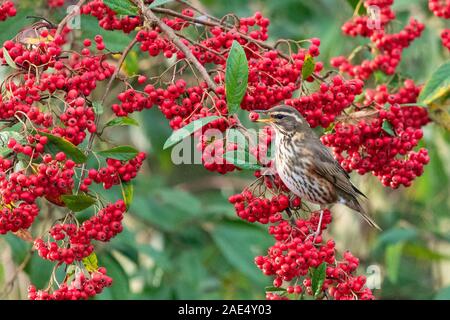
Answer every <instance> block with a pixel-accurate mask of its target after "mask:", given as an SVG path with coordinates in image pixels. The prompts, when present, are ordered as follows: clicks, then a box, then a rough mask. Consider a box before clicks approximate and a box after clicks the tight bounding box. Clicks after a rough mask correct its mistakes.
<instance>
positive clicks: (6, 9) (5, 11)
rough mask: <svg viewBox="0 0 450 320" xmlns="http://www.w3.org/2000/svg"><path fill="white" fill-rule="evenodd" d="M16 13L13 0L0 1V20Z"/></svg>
mask: <svg viewBox="0 0 450 320" xmlns="http://www.w3.org/2000/svg"><path fill="white" fill-rule="evenodd" d="M16 14H17V10H16V7H15V6H14V2H12V1H9V0H6V1H2V2H1V3H0V21H4V20H6V19H8V18H9V17H14V16H15V15H16Z"/></svg>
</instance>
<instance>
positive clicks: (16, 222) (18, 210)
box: [0, 202, 39, 234]
mask: <svg viewBox="0 0 450 320" xmlns="http://www.w3.org/2000/svg"><path fill="white" fill-rule="evenodd" d="M38 214H39V207H38V206H37V205H36V204H34V203H33V204H27V203H24V202H22V203H21V204H19V205H17V206H15V205H14V204H9V205H6V206H3V208H2V209H1V211H0V234H6V233H7V232H9V231H11V232H17V231H19V230H20V229H28V228H29V227H30V226H31V224H32V223H33V222H34V219H35V218H36V216H37V215H38Z"/></svg>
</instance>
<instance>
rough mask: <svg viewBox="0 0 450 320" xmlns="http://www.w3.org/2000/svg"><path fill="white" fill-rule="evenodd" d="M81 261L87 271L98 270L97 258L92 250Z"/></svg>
mask: <svg viewBox="0 0 450 320" xmlns="http://www.w3.org/2000/svg"><path fill="white" fill-rule="evenodd" d="M82 262H83V265H84V267H85V268H86V270H87V271H88V272H96V271H98V259H97V255H96V254H95V252H92V253H91V254H90V255H88V256H87V257H86V258H83V260H82Z"/></svg>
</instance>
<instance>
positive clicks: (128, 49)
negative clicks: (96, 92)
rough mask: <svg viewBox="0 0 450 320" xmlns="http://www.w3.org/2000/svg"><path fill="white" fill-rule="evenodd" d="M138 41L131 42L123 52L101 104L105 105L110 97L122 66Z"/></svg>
mask: <svg viewBox="0 0 450 320" xmlns="http://www.w3.org/2000/svg"><path fill="white" fill-rule="evenodd" d="M136 42H137V40H136V38H134V39H133V40H131V42H130V43H129V44H128V46H127V47H126V48H125V49H124V50H123V52H122V55H121V56H120V59H119V62H118V63H117V68H116V70H114V73H113V75H112V76H111V78H110V79H109V82H108V84H107V85H106V89H105V92H104V93H103V96H102V99H101V100H100V103H101V104H104V103H105V100H106V97H107V96H108V93H109V90H111V85H112V83H113V81H114V80H115V79H116V77H117V75H118V74H119V72H120V69H121V68H122V65H123V63H124V61H125V59H126V58H127V56H128V54H129V53H130V51H131V49H133V47H134V45H135V44H136Z"/></svg>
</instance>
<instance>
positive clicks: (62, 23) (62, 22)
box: [56, 0, 86, 36]
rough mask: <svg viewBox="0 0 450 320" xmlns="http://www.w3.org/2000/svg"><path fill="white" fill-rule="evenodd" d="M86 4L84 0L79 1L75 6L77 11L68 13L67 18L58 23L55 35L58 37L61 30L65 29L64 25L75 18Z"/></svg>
mask: <svg viewBox="0 0 450 320" xmlns="http://www.w3.org/2000/svg"><path fill="white" fill-rule="evenodd" d="M85 2H86V0H80V1H78V3H77V4H76V6H77V7H78V10H72V12H71V13H69V14H68V15H67V16H65V17H64V19H63V20H62V21H61V22H60V23H59V25H58V29H56V35H57V36H58V35H60V34H61V32H62V30H63V28H64V27H65V25H66V24H67V23H68V22H69V21H70V19H72V18H73V17H75V16H76V15H77V14H79V13H80V9H81V6H82V5H83V4H84V3H85Z"/></svg>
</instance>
